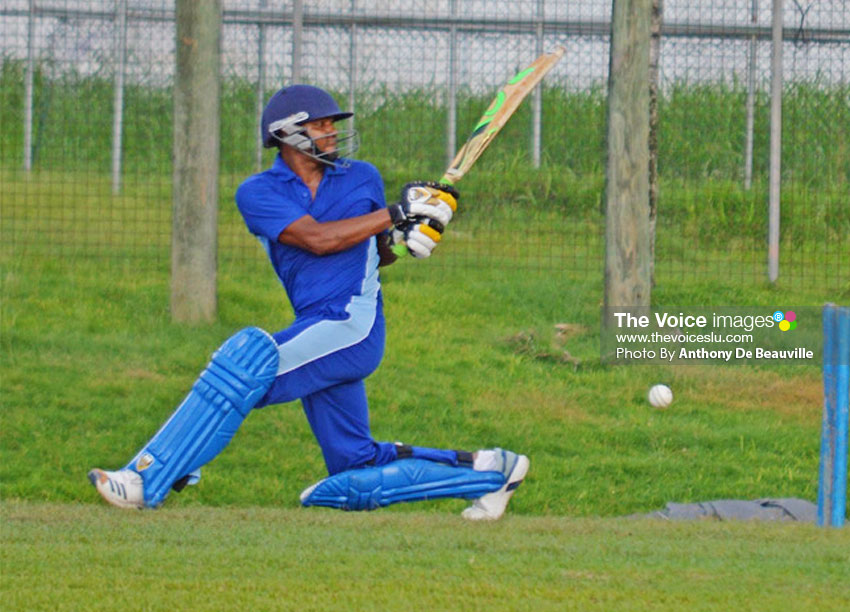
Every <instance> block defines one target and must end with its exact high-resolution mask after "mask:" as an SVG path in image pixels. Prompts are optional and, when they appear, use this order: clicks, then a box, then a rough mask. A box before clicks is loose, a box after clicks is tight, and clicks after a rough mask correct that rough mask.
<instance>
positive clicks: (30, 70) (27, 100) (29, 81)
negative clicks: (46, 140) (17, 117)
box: [24, 0, 35, 172]
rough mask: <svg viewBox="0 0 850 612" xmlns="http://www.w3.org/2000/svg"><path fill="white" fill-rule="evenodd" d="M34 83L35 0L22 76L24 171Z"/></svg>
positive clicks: (27, 162)
mask: <svg viewBox="0 0 850 612" xmlns="http://www.w3.org/2000/svg"><path fill="white" fill-rule="evenodd" d="M34 81H35V0H30V4H29V16H28V18H27V72H26V75H24V170H26V171H27V172H30V171H31V170H32V115H33V113H32V107H33V99H34V97H35V95H34V89H35V88H34Z"/></svg>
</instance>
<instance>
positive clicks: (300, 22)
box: [292, 0, 304, 83]
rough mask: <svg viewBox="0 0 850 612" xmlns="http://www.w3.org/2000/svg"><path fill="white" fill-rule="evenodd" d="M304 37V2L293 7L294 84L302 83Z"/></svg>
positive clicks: (294, 3) (299, 1)
mask: <svg viewBox="0 0 850 612" xmlns="http://www.w3.org/2000/svg"><path fill="white" fill-rule="evenodd" d="M303 37H304V0H294V2H293V5H292V82H293V83H300V82H301V43H302V41H303Z"/></svg>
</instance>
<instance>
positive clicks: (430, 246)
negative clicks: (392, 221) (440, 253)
mask: <svg viewBox="0 0 850 612" xmlns="http://www.w3.org/2000/svg"><path fill="white" fill-rule="evenodd" d="M421 221H425V220H424V219H423V220H420V221H416V220H414V221H411V222H408V223H407V224H406V225H403V226H402V227H400V228H396V229H394V230H393V231H392V234H390V247H391V248H392V250H393V252H395V253H396V255H402V254H404V253H405V251H406V252H408V253H410V254H411V255H413V256H414V257H416V258H417V259H424V258H426V257H430V256H431V251H433V250H434V249H435V248H436V247H437V244H438V243H439V242H440V239H441V238H442V236H441V235H440V234H441V232H439V231H437V230H436V229H434V228H433V227H431V226H430V225H428V223H424V222H421Z"/></svg>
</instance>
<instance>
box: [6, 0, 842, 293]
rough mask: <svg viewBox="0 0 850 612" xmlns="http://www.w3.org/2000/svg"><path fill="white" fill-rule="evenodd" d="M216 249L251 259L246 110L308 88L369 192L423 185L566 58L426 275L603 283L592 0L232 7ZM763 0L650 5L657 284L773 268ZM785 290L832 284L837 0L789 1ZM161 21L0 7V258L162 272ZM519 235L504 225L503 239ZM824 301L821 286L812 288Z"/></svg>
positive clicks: (604, 67)
mask: <svg viewBox="0 0 850 612" xmlns="http://www.w3.org/2000/svg"><path fill="white" fill-rule="evenodd" d="M223 6H224V13H223V29H222V43H221V44H222V90H221V95H222V118H221V135H222V137H221V189H220V192H221V205H220V214H219V219H220V240H219V245H220V259H221V260H222V261H224V262H232V263H234V265H238V264H239V262H258V261H260V260H261V259H262V257H263V254H262V252H261V249H260V248H259V247H258V245H257V244H256V243H255V242H254V241H253V240H252V239H251V237H250V236H249V235H248V233H247V232H246V231H245V229H244V227H243V226H242V224H241V220H240V219H239V217H238V213H237V211H236V209H235V206H234V205H233V203H232V194H233V192H234V191H235V188H236V186H237V185H238V184H239V182H240V181H241V180H243V179H244V178H245V177H246V176H247V175H249V174H251V173H253V172H255V171H257V170H258V169H260V168H263V167H266V166H267V165H268V164H270V162H271V159H272V158H271V155H272V154H271V153H270V152H269V151H267V150H263V149H261V148H260V147H259V145H258V117H259V113H260V112H261V109H262V106H263V104H264V102H265V100H267V99H268V97H269V96H270V95H271V93H273V92H274V91H275V90H276V89H278V88H279V87H281V86H283V85H285V84H287V83H291V82H296V81H300V82H308V83H312V84H315V85H319V86H322V87H325V88H327V89H329V90H331V91H332V92H333V93H334V94H335V96H336V97H337V99H338V100H339V101H340V103H341V105H343V106H347V107H349V108H351V109H352V110H355V111H356V113H357V114H356V117H355V120H354V121H355V125H356V127H357V129H358V130H359V131H360V133H361V139H362V141H363V145H362V148H361V150H360V152H359V153H358V157H359V158H361V159H366V160H369V161H371V162H373V163H375V164H376V165H377V166H378V167H379V168H380V169H381V170H382V172H383V173H384V178H385V182H386V188H387V197H388V199H392V198H394V197H395V194H396V193H397V191H398V189H399V188H400V187H401V185H402V184H403V183H404V182H405V181H407V180H411V179H419V178H434V177H438V176H439V175H440V174H441V173H442V170H443V169H444V167H445V164H446V162H447V161H448V159H449V157H450V156H451V153H452V152H453V151H454V150H455V149H456V148H457V147H458V146H459V145H460V144H462V142H463V140H464V139H465V138H466V135H467V133H468V130H469V129H470V128H471V127H472V126H473V125H474V123H475V121H476V120H477V118H478V116H480V114H481V112H482V111H483V110H484V109H485V108H486V107H487V105H488V104H489V101H490V99H491V98H492V95H493V93H494V92H495V90H496V89H497V88H498V87H499V86H500V85H501V84H502V83H503V82H504V81H505V80H506V79H508V78H510V77H511V76H512V75H513V74H514V73H515V72H516V71H517V69H520V68H522V67H523V66H524V65H526V64H528V63H529V62H530V61H531V60H532V59H533V58H534V57H535V56H536V55H537V54H539V53H540V52H543V51H545V50H548V49H550V48H552V47H554V46H555V45H559V44H560V45H564V46H565V47H566V48H567V55H566V57H565V59H564V60H563V61H562V62H561V63H560V64H559V65H558V66H557V67H556V68H555V70H554V71H553V72H552V73H550V75H549V76H548V77H547V79H546V81H545V83H544V86H543V87H542V88H541V90H540V92H539V93H538V94H536V95H535V96H533V97H532V99H530V101H528V102H526V103H525V104H524V105H523V107H522V108H521V109H520V111H519V112H518V113H517V115H516V116H515V117H514V118H513V119H512V122H511V123H510V124H509V125H508V127H507V128H506V129H505V132H504V133H503V134H502V135H501V136H500V137H499V139H497V141H496V142H495V143H494V144H493V146H492V147H491V150H488V152H487V153H486V154H485V157H484V158H482V160H481V161H480V162H479V164H478V165H477V166H476V168H475V169H474V170H473V172H472V173H471V174H470V176H469V177H468V179H467V178H465V179H464V182H463V183H462V184H461V185H460V187H461V190H462V192H464V195H465V196H466V197H465V198H464V200H463V201H462V206H463V208H462V212H461V214H460V215H459V218H458V219H457V222H456V223H453V227H452V228H451V231H450V234H449V239H448V240H446V241H445V243H444V246H443V247H441V257H438V258H435V260H434V261H433V262H432V264H431V265H439V266H447V267H452V266H488V267H492V266H497V265H506V266H518V267H528V269H529V270H539V271H541V272H543V273H546V274H551V273H552V271H558V272H559V273H560V274H562V275H563V276H564V277H565V278H566V277H568V278H573V279H584V280H590V281H596V280H598V281H599V282H600V283H601V277H602V269H603V265H602V261H603V250H604V238H603V236H604V218H603V215H602V208H603V207H602V200H603V198H602V192H603V189H604V160H605V112H606V81H607V76H608V62H609V58H608V51H609V32H610V24H609V20H610V12H611V2H610V0H605V1H601V0H584V1H582V2H563V1H554V0H522V1H507V0H475V1H473V0H468V1H465V0H440V1H423V0H402V1H398V2H387V1H384V0H317V1H314V2H309V3H305V2H302V1H300V0H295V1H287V2H284V1H279V0H226V1H225V2H224V3H223ZM771 7H772V2H771V1H769V0H748V1H745V2H737V1H732V0H727V1H717V0H716V1H713V2H710V3H706V2H696V1H695V0H663V4H662V7H661V8H662V13H663V27H662V36H661V43H660V58H659V76H658V92H659V94H658V132H657V137H658V200H657V202H658V204H657V205H658V225H657V243H656V267H655V274H656V281H657V282H659V283H680V282H690V281H708V282H717V283H720V284H727V285H728V284H732V285H735V284H739V283H761V282H764V281H765V280H766V269H767V264H766V261H767V253H766V250H767V242H766V236H767V193H768V184H767V181H768V148H769V128H770V126H769V91H770V78H771V68H770V66H771V64H770V57H771V40H770V32H771V30H770V22H771ZM782 22H783V26H784V43H783V46H782V56H783V83H784V84H783V107H782V110H783V114H782V175H781V176H782V209H781V227H782V233H781V237H782V238H781V253H780V259H781V268H780V282H781V283H787V284H793V285H795V286H801V287H807V288H815V289H817V290H820V289H822V290H823V291H824V297H828V296H829V295H833V294H834V292H835V291H836V290H839V291H846V290H847V289H848V288H850V255H848V252H850V240H848V236H850V212H848V200H850V197H848V196H849V195H850V183H848V181H850V179H848V177H850V6H848V3H847V2H844V1H842V0H815V1H803V0H786V2H785V8H784V14H783V16H782ZM174 49H175V25H174V7H173V3H172V2H166V1H165V0H100V1H98V0H39V1H34V0H8V1H7V2H5V3H4V4H3V6H2V8H0V62H2V66H0V121H2V132H0V178H2V184H1V185H0V205H2V213H1V214H2V219H1V220H2V225H1V226H0V230H1V231H2V245H3V246H2V250H3V253H4V254H9V255H13V256H16V257H18V256H26V254H27V253H28V252H36V250H40V249H41V248H43V245H45V244H50V245H51V251H52V252H53V253H54V254H55V255H56V256H59V257H63V258H71V257H83V256H85V257H101V258H104V259H114V258H129V259H130V260H132V261H133V262H134V265H136V266H137V267H144V266H148V265H151V266H153V267H156V268H157V269H160V270H162V271H163V273H165V268H166V267H167V261H168V257H169V245H170V234H171V230H170V214H171V212H170V211H171V170H172V169H171V151H172V149H171V147H172V145H171V129H172V126H171V116H172V99H171V87H172V80H173V74H174ZM517 228H522V231H518V230H517ZM829 292H832V293H829Z"/></svg>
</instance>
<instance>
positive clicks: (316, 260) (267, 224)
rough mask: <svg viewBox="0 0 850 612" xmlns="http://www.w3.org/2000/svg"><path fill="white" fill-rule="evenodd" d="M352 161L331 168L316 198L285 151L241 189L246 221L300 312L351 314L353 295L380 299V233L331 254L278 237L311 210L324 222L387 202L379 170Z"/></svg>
mask: <svg viewBox="0 0 850 612" xmlns="http://www.w3.org/2000/svg"><path fill="white" fill-rule="evenodd" d="M348 161H349V163H350V166H349V167H347V168H344V167H341V166H336V167H327V168H325V172H324V175H323V177H322V181H321V183H320V184H319V188H318V189H317V190H316V197H315V199H312V198H311V196H310V189H309V188H308V187H307V185H305V184H304V182H303V181H302V180H301V178H300V177H299V176H298V175H296V174H295V173H294V172H293V171H292V170H291V169H290V168H289V166H287V165H286V163H285V162H284V161H283V160H282V159H281V157H280V155H278V156H277V157H276V158H275V161H274V164H273V165H272V167H271V168H269V169H268V170H265V171H264V172H260V173H259V174H255V175H254V176H252V177H250V178H248V179H247V180H246V181H245V182H243V183H242V184H241V185H240V186H239V189H237V191H236V204H237V206H238V207H239V211H240V212H241V213H242V217H243V218H244V219H245V224H246V225H247V226H248V229H249V230H250V232H251V233H252V234H254V235H255V236H256V237H257V238H258V239H259V240H260V242H261V243H262V244H263V246H264V248H265V249H266V252H267V253H268V256H269V260H270V261H271V263H272V266H273V267H274V269H275V272H276V273H277V276H278V278H280V281H281V283H283V286H284V288H285V289H286V293H287V295H288V296H289V301H290V302H291V304H292V307H293V309H294V310H295V313H296V315H302V314H311V313H317V312H326V313H328V314H329V315H330V316H334V315H338V316H345V314H344V311H345V309H346V307H347V306H348V305H349V304H350V303H351V301H352V298H355V297H356V296H362V297H357V300H358V301H362V300H364V299H366V300H377V299H378V294H379V290H380V283H379V281H378V259H379V258H378V253H377V247H376V241H375V238H374V236H373V237H372V238H370V239H369V240H366V241H364V242H362V243H360V244H357V245H355V246H353V247H351V248H349V249H346V250H345V251H340V252H339V253H332V254H329V255H314V254H313V253H310V252H309V251H306V250H304V249H300V248H298V247H294V246H289V245H285V244H281V243H280V242H278V236H279V235H280V233H281V232H282V231H284V230H285V229H286V228H287V227H288V226H289V225H290V224H291V223H293V222H294V221H297V220H298V219H300V218H301V217H303V216H305V215H311V216H312V217H313V218H314V219H316V221H318V222H320V223H322V222H326V221H336V220H339V219H348V218H351V217H357V216H360V215H365V214H367V213H370V212H372V211H375V210H379V209H381V208H385V207H386V201H385V199H384V184H383V180H382V179H381V175H380V174H379V172H378V170H377V169H376V168H375V167H374V166H373V165H372V164H369V163H366V162H362V161H353V160H348Z"/></svg>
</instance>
